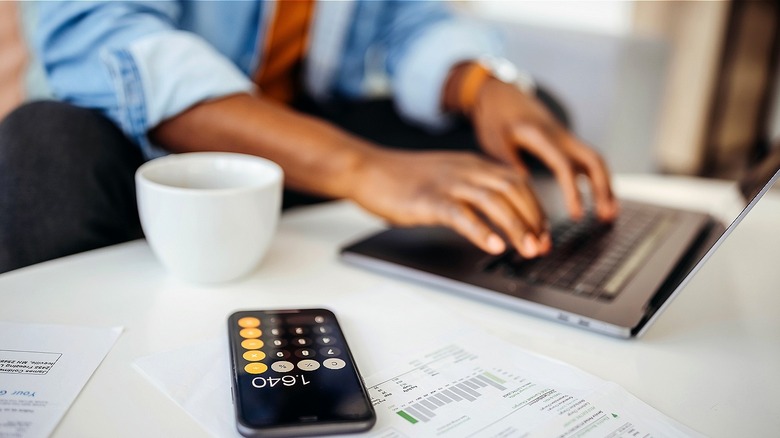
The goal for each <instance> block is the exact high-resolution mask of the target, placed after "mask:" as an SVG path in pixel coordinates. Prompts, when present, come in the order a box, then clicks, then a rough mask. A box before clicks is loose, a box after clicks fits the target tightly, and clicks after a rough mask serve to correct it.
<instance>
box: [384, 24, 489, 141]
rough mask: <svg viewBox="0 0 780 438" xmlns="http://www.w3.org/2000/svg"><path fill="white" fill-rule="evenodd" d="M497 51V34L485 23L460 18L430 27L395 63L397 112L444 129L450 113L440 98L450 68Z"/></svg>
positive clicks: (426, 124)
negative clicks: (446, 110)
mask: <svg viewBox="0 0 780 438" xmlns="http://www.w3.org/2000/svg"><path fill="white" fill-rule="evenodd" d="M501 51H502V45H501V41H500V38H499V35H498V33H497V32H494V31H492V30H491V29H489V28H488V27H487V26H483V25H480V24H478V23H472V22H469V21H466V20H461V19H456V20H448V21H444V22H441V23H438V24H436V25H434V26H432V27H431V28H430V29H429V30H427V31H426V32H425V33H424V34H422V35H421V36H420V37H419V38H418V39H417V41H415V42H414V43H413V44H412V46H411V47H409V51H408V53H407V55H406V56H405V57H404V59H403V60H402V61H401V62H400V63H399V66H398V72H397V74H396V76H395V80H394V83H393V88H394V90H393V91H394V95H395V99H396V105H397V107H398V111H399V112H400V114H401V115H402V116H404V117H405V118H408V119H410V120H411V121H414V122H417V123H420V124H421V125H423V126H425V127H427V128H429V129H432V130H441V129H444V128H446V127H447V126H448V125H449V124H450V122H451V118H452V115H451V114H448V113H445V112H444V110H443V108H442V101H441V100H442V92H443V90H444V85H445V81H446V80H447V77H448V75H449V72H450V70H451V69H452V67H454V66H455V65H457V64H459V63H461V62H464V61H469V60H474V59H478V58H480V57H482V56H485V55H495V56H499V55H500V53H501Z"/></svg>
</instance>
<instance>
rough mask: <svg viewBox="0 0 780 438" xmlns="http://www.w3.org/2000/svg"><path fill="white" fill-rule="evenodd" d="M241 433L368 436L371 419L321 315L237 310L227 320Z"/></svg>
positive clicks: (343, 351) (332, 329) (329, 317)
mask: <svg viewBox="0 0 780 438" xmlns="http://www.w3.org/2000/svg"><path fill="white" fill-rule="evenodd" d="M228 325H229V331H230V338H231V342H230V344H231V355H232V359H233V379H234V381H233V386H234V400H235V403H236V412H237V416H238V424H239V430H240V431H241V432H242V433H244V434H245V435H246V434H249V435H252V434H251V433H248V432H249V431H252V430H264V429H272V428H273V429H279V430H285V429H287V430H289V432H290V434H302V433H306V432H311V433H335V432H350V431H359V430H366V429H368V428H369V427H371V426H372V425H373V422H374V418H375V414H374V410H373V407H372V406H371V403H370V400H369V398H368V395H367V393H366V390H365V388H364V386H363V383H362V380H361V378H360V375H359V373H358V371H357V368H356V367H355V364H354V361H353V359H352V355H351V353H350V351H349V348H348V346H347V344H346V341H345V339H344V335H343V333H342V331H341V329H340V327H339V325H338V322H337V321H336V318H335V316H334V315H333V313H332V312H330V311H328V310H325V309H306V310H276V311H243V312H236V313H234V314H233V315H231V317H230V318H229V321H228Z"/></svg>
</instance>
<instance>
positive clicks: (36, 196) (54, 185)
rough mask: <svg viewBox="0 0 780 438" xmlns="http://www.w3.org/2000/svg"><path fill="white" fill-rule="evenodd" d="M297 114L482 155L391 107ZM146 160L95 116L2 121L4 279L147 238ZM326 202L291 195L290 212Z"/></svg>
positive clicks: (312, 109)
mask: <svg viewBox="0 0 780 438" xmlns="http://www.w3.org/2000/svg"><path fill="white" fill-rule="evenodd" d="M541 97H542V98H543V100H548V99H547V96H546V95H543V96H541ZM548 105H551V109H553V111H554V112H558V109H559V108H558V107H556V106H555V105H554V102H553V103H550V102H548ZM294 106H295V107H296V108H297V109H299V110H301V111H303V112H307V113H310V114H312V115H315V116H318V117H321V118H323V119H326V120H330V121H331V122H333V123H334V124H336V125H339V126H341V127H342V128H344V129H346V130H348V131H351V132H353V133H355V134H357V135H359V136H362V137H364V138H366V139H368V140H371V141H374V142H376V143H379V144H383V145H386V146H389V147H396V148H404V149H449V150H453V149H454V150H472V151H476V150H478V148H477V144H476V140H475V138H474V134H473V132H472V130H471V128H470V126H469V125H468V124H467V123H459V124H457V126H455V127H454V129H452V130H449V131H447V132H445V133H442V134H431V133H429V132H427V131H425V130H422V129H419V128H416V127H413V126H410V125H408V124H407V123H405V122H404V121H403V120H401V119H400V118H399V117H398V116H397V115H396V114H395V111H394V110H393V106H392V103H391V102H390V101H389V100H379V101H368V102H359V103H350V104H346V103H334V104H329V105H325V106H321V105H318V104H315V103H314V102H313V101H311V100H308V99H301V100H299V101H298V102H296V104H295V105H294ZM561 114H562V113H559V115H560V116H561V118H563V119H564V120H565V118H564V117H563V116H562V115H561ZM142 162H143V158H142V156H141V154H140V152H139V149H138V148H137V147H136V146H135V145H134V144H133V143H132V142H130V141H129V140H128V139H127V138H126V137H125V136H124V134H123V133H122V132H121V131H120V130H119V129H117V128H116V126H114V125H113V124H112V123H111V122H110V121H109V120H108V119H106V118H104V117H103V116H101V115H100V114H98V113H97V112H95V111H91V110H87V109H83V108H78V107H74V106H72V105H68V104H65V103H61V102H52V101H42V102H33V103H28V104H26V105H23V106H21V107H20V108H18V109H16V110H15V111H14V112H12V113H11V114H9V115H8V116H7V117H6V118H5V119H4V120H3V121H2V123H0V273H2V272H6V271H10V270H13V269H17V268H20V267H23V266H27V265H31V264H34V263H39V262H42V261H46V260H50V259H54V258H58V257H62V256H65V255H69V254H75V253H78V252H82V251H87V250H90V249H94V248H100V247H103V246H107V245H112V244H116V243H121V242H125V241H128V240H133V239H137V238H140V237H143V232H142V231H141V226H140V222H139V219H138V210H137V207H136V200H135V183H134V174H135V170H136V169H137V168H138V166H140V165H141V164H142ZM322 200H323V199H321V198H316V197H312V196H308V195H305V194H302V193H297V192H292V191H285V194H284V207H285V208H290V207H294V206H297V205H303V204H309V203H313V202H320V201H322Z"/></svg>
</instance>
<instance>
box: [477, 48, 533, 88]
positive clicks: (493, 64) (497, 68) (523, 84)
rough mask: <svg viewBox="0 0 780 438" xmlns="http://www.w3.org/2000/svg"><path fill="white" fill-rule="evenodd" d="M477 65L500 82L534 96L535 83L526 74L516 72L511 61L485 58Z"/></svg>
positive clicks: (492, 57) (495, 57)
mask: <svg viewBox="0 0 780 438" xmlns="http://www.w3.org/2000/svg"><path fill="white" fill-rule="evenodd" d="M479 63H480V64H481V65H482V66H483V67H485V68H486V69H487V70H488V71H489V72H490V75H491V76H493V77H494V78H496V79H498V80H499V81H501V82H506V83H507V84H512V85H514V86H515V87H517V88H518V89H519V90H520V91H522V92H523V93H526V94H534V92H535V91H536V83H535V81H534V79H533V77H531V75H529V74H528V73H526V72H523V71H520V70H518V68H517V67H515V65H514V64H513V63H512V61H510V60H508V59H506V58H499V57H497V56H487V57H484V58H482V59H480V60H479Z"/></svg>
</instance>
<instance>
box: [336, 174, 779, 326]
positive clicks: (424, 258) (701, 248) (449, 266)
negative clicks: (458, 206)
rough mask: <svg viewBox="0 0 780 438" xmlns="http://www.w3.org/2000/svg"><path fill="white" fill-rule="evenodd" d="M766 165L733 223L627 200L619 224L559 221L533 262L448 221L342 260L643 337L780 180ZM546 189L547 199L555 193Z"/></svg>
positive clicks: (363, 246) (364, 244) (372, 244)
mask: <svg viewBox="0 0 780 438" xmlns="http://www.w3.org/2000/svg"><path fill="white" fill-rule="evenodd" d="M774 161H775V162H776V161H778V160H774ZM756 168H757V169H759V170H760V172H759V173H760V175H757V174H756V172H755V171H754V172H751V173H750V174H749V178H745V179H743V182H745V181H750V182H751V184H752V185H751V186H750V187H747V186H746V184H742V185H740V189H742V192H743V194H742V196H741V197H740V200H741V201H743V200H744V203H745V204H744V208H743V209H742V210H741V211H740V212H739V214H737V215H736V216H735V217H733V218H728V220H726V221H723V220H719V219H717V218H715V217H713V216H711V215H709V214H706V213H702V212H696V211H687V210H681V209H674V208H666V207H662V206H658V205H652V204H646V203H640V202H633V201H629V200H622V201H621V214H620V216H619V217H618V219H617V220H616V221H615V223H613V224H611V225H605V224H601V223H599V222H598V221H596V220H595V219H592V218H591V217H588V218H586V219H585V220H583V221H580V222H572V221H570V220H568V219H563V218H562V219H561V220H559V221H554V222H553V223H554V225H553V227H552V236H553V251H552V252H551V253H550V254H549V255H547V256H544V257H541V258H538V259H533V260H524V259H523V258H522V257H520V256H519V255H518V254H517V253H516V252H515V251H513V250H509V251H507V252H506V253H504V254H502V255H499V256H495V255H490V254H487V253H485V252H483V251H481V250H480V249H478V248H477V247H475V246H474V245H472V244H471V243H469V242H468V241H467V240H466V239H465V238H463V237H461V236H460V235H458V234H457V233H455V232H453V231H451V230H449V229H447V228H444V227H411V228H390V229H388V230H385V231H381V232H378V233H376V234H373V235H371V236H368V237H364V238H361V239H360V240H358V241H357V242H354V243H351V244H349V245H347V246H345V247H343V248H342V250H341V252H340V256H341V259H342V260H343V261H345V262H347V263H350V264H354V265H357V266H361V267H364V268H368V269H371V270H374V271H378V272H381V273H385V274H388V275H392V276H397V277H401V278H406V279H410V280H416V281H419V282H423V283H426V284H430V285H434V286H437V287H440V288H443V289H445V290H448V291H453V292H458V293H461V294H463V295H466V296H469V297H472V298H476V299H479V300H483V301H487V302H490V303H494V304H497V305H500V306H502V307H507V308H512V309H516V310H519V311H522V312H526V313H530V314H533V315H537V316H541V317H544V318H548V319H552V320H555V321H559V322H561V323H564V324H569V325H574V326H577V327H581V328H584V329H587V330H592V331H595V332H599V333H603V334H607V335H611V336H615V337H620V338H632V337H639V336H642V335H643V334H644V333H645V332H646V331H647V329H648V328H649V327H650V325H651V324H652V323H653V322H654V321H655V320H656V319H657V317H658V315H660V314H661V312H662V311H663V310H664V309H665V308H666V306H667V305H668V304H669V303H670V302H671V301H672V299H673V298H674V297H675V296H676V295H677V294H678V293H679V292H680V290H682V289H683V288H684V287H685V285H686V284H687V283H688V281H689V280H690V279H691V278H692V277H693V275H694V274H695V273H696V272H697V271H698V270H699V268H700V267H701V266H702V265H703V264H704V262H705V261H706V260H707V259H708V258H709V257H710V256H711V255H712V253H713V252H714V251H715V250H716V249H717V248H718V247H719V246H720V244H721V243H722V242H723V241H724V240H725V238H726V237H727V236H728V235H729V234H730V233H731V232H732V231H733V230H734V228H735V227H736V226H737V224H738V223H739V222H740V221H741V220H742V219H743V218H744V217H745V215H746V214H747V213H748V211H750V209H752V208H753V206H754V205H755V204H756V203H757V202H758V200H759V199H760V198H761V197H762V196H763V194H764V193H765V192H766V191H767V190H769V188H770V187H771V186H772V185H774V183H775V181H776V180H777V179H778V178H779V177H780V170H778V169H779V168H780V163H774V164H772V165H771V168H767V166H766V165H764V166H763V167H761V166H757V167H756ZM762 172H763V173H762ZM545 190H547V189H543V190H542V191H541V193H540V199H552V196H547V195H546V194H544V193H545ZM556 193H557V191H556ZM542 202H543V204H545V202H544V201H542ZM553 204H554V203H553ZM560 204H561V203H559V206H556V205H551V204H550V203H547V204H545V205H544V208H545V211H547V212H548V216H550V217H551V218H554V217H557V214H558V213H557V211H558V210H563V208H562V207H560ZM735 210H736V209H735ZM550 212H554V213H553V214H551V213H550ZM563 216H565V215H563ZM721 219H725V218H721ZM725 224H730V225H728V226H725Z"/></svg>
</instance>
